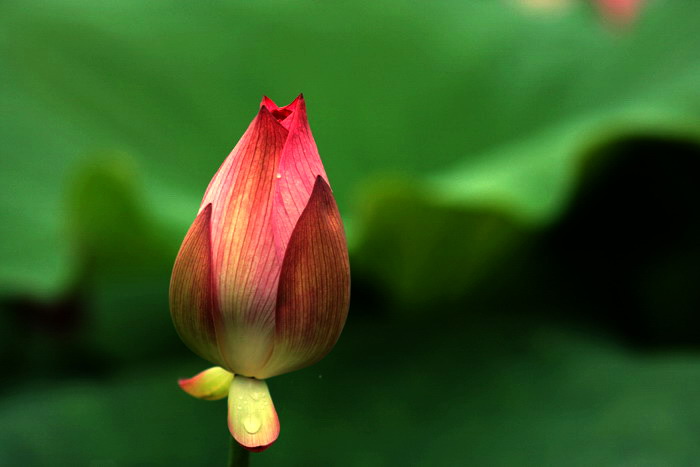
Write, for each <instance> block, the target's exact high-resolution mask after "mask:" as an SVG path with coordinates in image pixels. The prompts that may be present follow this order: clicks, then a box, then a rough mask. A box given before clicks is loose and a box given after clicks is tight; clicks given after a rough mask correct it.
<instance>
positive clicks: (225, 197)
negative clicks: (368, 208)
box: [170, 95, 350, 450]
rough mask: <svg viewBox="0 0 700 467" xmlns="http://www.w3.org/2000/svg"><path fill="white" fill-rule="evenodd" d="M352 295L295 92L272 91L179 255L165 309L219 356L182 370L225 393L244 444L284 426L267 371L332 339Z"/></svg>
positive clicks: (189, 336)
mask: <svg viewBox="0 0 700 467" xmlns="http://www.w3.org/2000/svg"><path fill="white" fill-rule="evenodd" d="M349 300H350V267H349V261H348V252H347V243H346V240H345V233H344V230H343V224H342V220H341V217H340V213H339V212H338V207H337V205H336V202H335V199H334V198H333V193H332V192H331V189H330V186H329V184H328V178H327V176H326V173H325V171H324V169H323V165H322V164H321V159H320V158H319V155H318V150H317V148H316V143H315V142H314V139H313V136H312V135H311V130H310V128H309V124H308V121H307V117H306V105H305V103H304V99H303V97H302V96H301V95H300V96H299V97H297V98H296V99H295V100H294V102H292V103H291V104H289V105H287V106H285V107H277V105H275V103H274V102H272V101H271V100H270V99H268V98H267V97H265V98H263V101H262V103H261V105H260V110H259V112H258V114H257V116H256V117H255V119H254V120H253V122H252V123H251V124H250V126H249V127H248V129H247V130H246V132H245V134H244V135H243V137H242V138H241V139H240V141H239V142H238V144H236V146H235V147H234V149H233V151H232V152H231V154H230V155H229V156H228V157H227V158H226V160H225V161H224V162H223V164H222V165H221V167H220V168H219V170H218V171H217V172H216V174H215V175H214V178H213V179H212V181H211V182H210V183H209V187H208V188H207V189H206V192H205V194H204V198H203V200H202V204H201V206H200V208H199V213H198V214H197V216H196V218H195V220H194V222H193V224H192V226H191V227H190V229H189V231H188V232H187V235H186V236H185V239H184V241H183V242H182V246H181V247H180V251H179V253H178V255H177V259H176V260H175V265H174V267H173V273H172V278H171V282H170V312H171V315H172V319H173V322H174V324H175V328H176V330H177V332H178V334H179V335H180V337H181V339H182V340H183V341H184V342H185V344H187V346H189V347H190V349H192V350H193V351H194V352H195V353H196V354H198V355H199V356H201V357H202V358H204V359H206V360H208V361H210V362H211V363H213V364H214V365H216V367H214V368H211V369H209V370H206V371H204V372H202V373H200V374H198V375H197V376H195V377H193V378H190V379H186V380H181V381H180V386H181V387H182V389H183V390H185V391H186V392H187V393H188V394H191V395H193V396H195V397H198V398H201V399H209V400H213V399H220V398H223V397H227V396H228V410H229V414H228V425H229V429H230V431H231V434H232V435H233V437H234V438H235V439H236V440H237V441H238V442H239V443H240V444H241V445H242V446H244V447H245V448H247V449H249V450H262V449H265V448H266V447H268V446H269V445H270V444H272V443H273V442H274V441H275V439H277V435H278V433H279V422H278V419H277V413H276V411H275V408H274V405H273V404H272V400H271V399H270V394H269V391H268V387H267V383H266V382H265V381H264V380H265V379H267V378H270V377H272V376H277V375H280V374H283V373H287V372H290V371H294V370H297V369H300V368H304V367H306V366H308V365H311V364H313V363H315V362H317V361H318V360H320V359H321V358H323V357H324V356H325V355H326V354H327V353H328V352H329V351H330V350H331V349H332V348H333V346H334V345H335V342H336V341H337V339H338V337H339V336H340V332H341V330H342V329H343V326H344V324H345V319H346V317H347V312H348V306H349Z"/></svg>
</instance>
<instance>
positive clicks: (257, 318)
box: [202, 106, 288, 376]
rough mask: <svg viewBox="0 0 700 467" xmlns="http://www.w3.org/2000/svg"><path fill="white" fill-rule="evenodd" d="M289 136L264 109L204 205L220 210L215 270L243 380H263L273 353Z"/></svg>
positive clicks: (229, 348)
mask: <svg viewBox="0 0 700 467" xmlns="http://www.w3.org/2000/svg"><path fill="white" fill-rule="evenodd" d="M287 133H288V132H287V130H286V129H285V128H284V127H283V126H282V125H280V124H279V123H278V122H277V120H276V119H275V117H273V115H272V114H271V113H270V111H269V110H268V109H267V107H265V106H261V108H260V111H259V113H258V115H257V116H256V118H255V119H254V120H253V122H252V123H251V124H250V126H249V127H248V130H247V131H246V132H245V134H244V135H243V137H242V138H241V140H240V141H239V142H238V144H236V147H235V148H234V149H233V151H232V152H231V154H230V155H229V156H228V158H227V159H226V160H225V161H224V163H223V164H222V166H221V168H219V170H218V172H217V173H216V175H215V176H214V178H213V179H212V181H211V183H210V184H209V187H208V188H207V191H206V193H205V195H204V199H203V201H202V206H206V205H207V204H209V203H211V204H212V216H211V231H212V260H213V261H212V262H213V268H212V270H213V274H214V278H215V283H216V285H217V288H218V304H219V307H220V310H221V315H222V322H223V334H224V335H223V337H221V336H220V342H222V350H223V351H224V352H225V356H226V360H227V362H228V366H227V368H230V369H231V370H232V371H234V372H235V373H237V374H238V373H240V374H244V375H250V376H253V375H255V372H256V369H258V368H259V367H261V366H262V364H263V363H264V362H265V361H266V360H267V358H268V357H269V354H270V351H271V345H272V341H271V339H272V333H273V331H274V313H275V299H276V296H277V280H278V277H279V271H280V267H281V259H279V258H277V256H276V253H275V242H274V238H273V229H272V226H271V216H272V212H273V208H272V205H273V199H274V185H275V180H276V178H275V174H276V169H277V165H278V163H279V158H280V154H281V152H282V148H283V146H284V142H285V140H286V138H287ZM217 331H219V330H218V329H217Z"/></svg>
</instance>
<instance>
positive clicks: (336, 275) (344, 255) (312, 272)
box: [258, 176, 350, 378]
mask: <svg viewBox="0 0 700 467" xmlns="http://www.w3.org/2000/svg"><path fill="white" fill-rule="evenodd" d="M349 304H350V262H349V259H348V250H347V244H346V240H345V232H344V230H343V223H342V220H341V218H340V213H339V212H338V207H337V206H336V203H335V199H334V198H333V194H332V193H331V189H330V187H329V186H328V184H327V183H326V182H325V180H324V179H323V178H322V177H320V176H319V177H317V178H316V183H315V184H314V188H313V191H312V193H311V198H310V199H309V203H308V204H307V206H306V208H305V209H304V212H303V213H302V214H301V217H300V218H299V222H298V223H297V225H296V227H295V228H294V232H293V233H292V237H291V239H290V241H289V245H288V247H287V251H286V254H285V257H284V261H283V263H282V271H281V273H280V282H279V287H278V292H277V310H276V315H275V316H276V321H275V346H274V350H273V352H272V355H271V357H270V360H269V361H268V363H267V365H266V366H265V368H264V369H263V370H262V372H261V373H260V374H259V375H258V377H259V378H269V377H271V376H275V375H279V374H282V373H287V372H289V371H293V370H296V369H299V368H303V367H305V366H308V365H311V364H313V363H315V362H317V361H318V360H320V359H321V358H323V357H324V356H325V355H326V354H327V353H328V352H330V350H331V349H332V348H333V346H334V345H335V342H336V341H337V340H338V337H339V336H340V332H341V331H342V329H343V326H344V325H345V319H346V318H347V313H348V306H349Z"/></svg>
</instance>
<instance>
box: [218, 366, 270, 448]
mask: <svg viewBox="0 0 700 467" xmlns="http://www.w3.org/2000/svg"><path fill="white" fill-rule="evenodd" d="M228 429H229V431H230V432H231V435H232V436H233V437H234V438H235V439H236V441H238V443H239V444H240V445H241V446H243V447H244V448H246V449H248V450H249V451H256V452H259V451H264V450H265V449H267V448H268V447H270V445H271V444H272V443H274V442H275V440H276V439H277V437H278V436H279V433H280V422H279V418H278V417H277V411H276V410H275V405H274V404H273V403H272V398H270V391H269V389H268V388H267V383H266V382H265V381H261V380H258V379H254V378H246V377H244V376H240V375H236V376H234V378H233V382H232V383H231V389H230V391H229V395H228Z"/></svg>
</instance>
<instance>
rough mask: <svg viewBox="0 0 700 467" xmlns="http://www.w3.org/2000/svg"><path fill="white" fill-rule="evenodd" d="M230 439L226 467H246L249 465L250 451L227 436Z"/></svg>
mask: <svg viewBox="0 0 700 467" xmlns="http://www.w3.org/2000/svg"><path fill="white" fill-rule="evenodd" d="M229 438H230V439H231V449H230V450H229V452H228V467H248V465H250V451H248V450H247V449H245V448H244V447H243V446H241V445H240V444H238V442H237V441H236V440H235V439H233V436H229Z"/></svg>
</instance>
